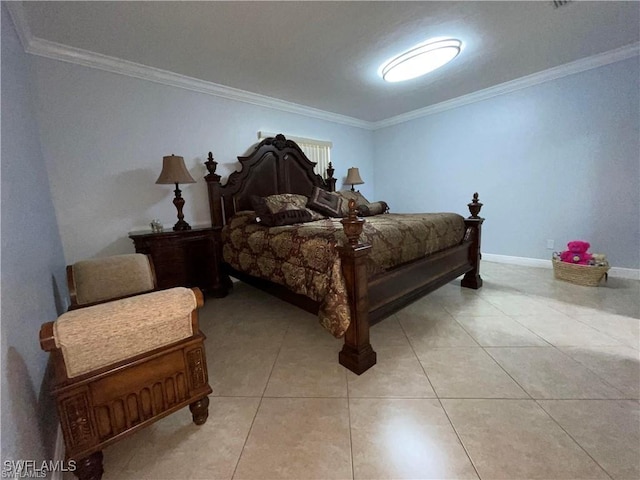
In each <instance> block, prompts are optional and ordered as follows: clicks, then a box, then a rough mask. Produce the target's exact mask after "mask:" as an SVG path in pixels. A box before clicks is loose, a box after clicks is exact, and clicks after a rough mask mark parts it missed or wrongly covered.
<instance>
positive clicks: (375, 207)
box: [357, 201, 389, 217]
mask: <svg viewBox="0 0 640 480" xmlns="http://www.w3.org/2000/svg"><path fill="white" fill-rule="evenodd" d="M357 210H358V215H360V216H362V217H370V216H372V215H380V214H381V213H387V212H388V211H389V205H387V202H382V201H381V202H373V203H366V204H364V205H358V208H357Z"/></svg>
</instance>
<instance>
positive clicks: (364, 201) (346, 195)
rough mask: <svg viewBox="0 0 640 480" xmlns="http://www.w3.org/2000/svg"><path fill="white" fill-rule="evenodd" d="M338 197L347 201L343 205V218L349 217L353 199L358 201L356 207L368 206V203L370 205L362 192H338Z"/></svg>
mask: <svg viewBox="0 0 640 480" xmlns="http://www.w3.org/2000/svg"><path fill="white" fill-rule="evenodd" d="M338 195H340V196H341V197H342V198H344V199H345V201H344V202H343V204H342V216H343V217H346V216H347V215H349V200H351V199H353V200H355V201H356V207H357V206H359V205H366V204H367V203H369V200H367V199H366V198H364V195H362V194H361V193H360V192H358V191H353V192H352V191H351V190H343V191H341V192H338Z"/></svg>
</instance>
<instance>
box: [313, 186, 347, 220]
mask: <svg viewBox="0 0 640 480" xmlns="http://www.w3.org/2000/svg"><path fill="white" fill-rule="evenodd" d="M343 203H346V202H345V200H344V198H342V197H341V196H340V195H338V194H337V193H335V192H327V191H326V190H323V189H322V188H319V187H313V193H312V194H311V198H309V201H308V202H307V207H309V208H311V209H313V210H316V211H318V212H320V213H324V214H325V215H328V216H330V217H342V216H343V213H342V211H343V210H344V208H343ZM347 210H348V206H347Z"/></svg>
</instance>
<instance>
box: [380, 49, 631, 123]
mask: <svg viewBox="0 0 640 480" xmlns="http://www.w3.org/2000/svg"><path fill="white" fill-rule="evenodd" d="M638 55H640V42H638V43H632V44H630V45H625V46H624V47H620V48H616V49H614V50H609V51H608V52H604V53H599V54H597V55H593V56H591V57H586V58H581V59H580V60H576V61H574V62H570V63H565V64H564V65H559V66H557V67H553V68H550V69H548V70H543V71H541V72H537V73H533V74H531V75H527V76H525V77H520V78H517V79H515V80H511V81H509V82H505V83H501V84H499V85H495V86H493V87H489V88H485V89H483V90H478V91H476V92H473V93H470V94H468V95H462V96H461V97H456V98H452V99H451V100H446V101H444V102H440V103H436V104H435V105H430V106H428V107H425V108H420V109H418V110H413V111H411V112H407V113H403V114H401V115H397V116H395V117H390V118H387V119H385V120H380V121H378V122H374V130H377V129H379V128H385V127H390V126H392V125H397V124H399V123H404V122H408V121H409V120H415V119H417V118H422V117H427V116H429V115H434V114H436V113H440V112H444V111H446V110H451V109H453V108H457V107H461V106H463V105H469V104H470V103H475V102H481V101H483V100H487V99H489V98H492V97H496V96H498V95H504V94H506V93H511V92H515V91H517V90H522V89H523V88H528V87H533V86H534V85H539V84H541V83H544V82H549V81H551V80H557V79H559V78H563V77H567V76H569V75H573V74H575V73H580V72H584V71H587V70H591V69H593V68H598V67H602V66H605V65H609V64H611V63H615V62H619V61H622V60H627V59H628V58H631V57H635V56H638Z"/></svg>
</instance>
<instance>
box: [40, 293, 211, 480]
mask: <svg viewBox="0 0 640 480" xmlns="http://www.w3.org/2000/svg"><path fill="white" fill-rule="evenodd" d="M203 304H204V301H203V297H202V293H201V292H200V290H198V289H197V288H194V289H187V288H182V287H178V288H172V289H169V290H161V291H156V292H151V293H145V294H142V295H138V296H134V297H129V298H124V299H120V300H115V301H112V302H108V303H103V304H99V305H94V306H90V307H86V308H82V309H79V310H72V311H69V312H67V313H65V314H63V315H61V316H60V317H59V318H58V319H57V320H56V321H55V322H49V323H46V324H44V325H43V326H42V328H41V329H40V345H41V347H42V349H43V350H45V351H48V352H51V360H52V366H53V375H54V381H53V395H54V397H55V399H56V404H57V408H58V415H59V417H60V423H61V427H62V433H63V437H64V441H65V446H66V457H67V459H73V460H75V461H76V464H77V470H76V475H77V476H78V477H79V478H80V479H81V480H88V479H99V478H100V477H101V475H102V471H103V470H102V449H103V448H104V447H106V446H108V445H110V444H112V443H114V442H116V441H118V440H120V439H122V438H124V437H126V436H128V435H130V434H131V433H133V432H135V431H137V430H138V429H140V428H143V427H145V426H147V425H149V424H151V423H153V422H155V421H156V420H158V419H160V418H162V417H164V416H166V415H168V414H170V413H172V412H175V411H176V410H178V409H180V408H183V407H185V406H187V405H189V407H190V409H191V412H192V415H193V421H194V423H196V424H197V425H201V424H203V423H204V422H205V421H206V419H207V416H208V405H209V399H208V397H207V395H208V394H210V393H211V387H210V386H209V382H208V376H207V365H206V358H205V352H204V345H203V340H204V338H205V337H204V335H203V334H202V333H201V332H200V330H199V328H198V314H197V309H198V307H202V305H203Z"/></svg>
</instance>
